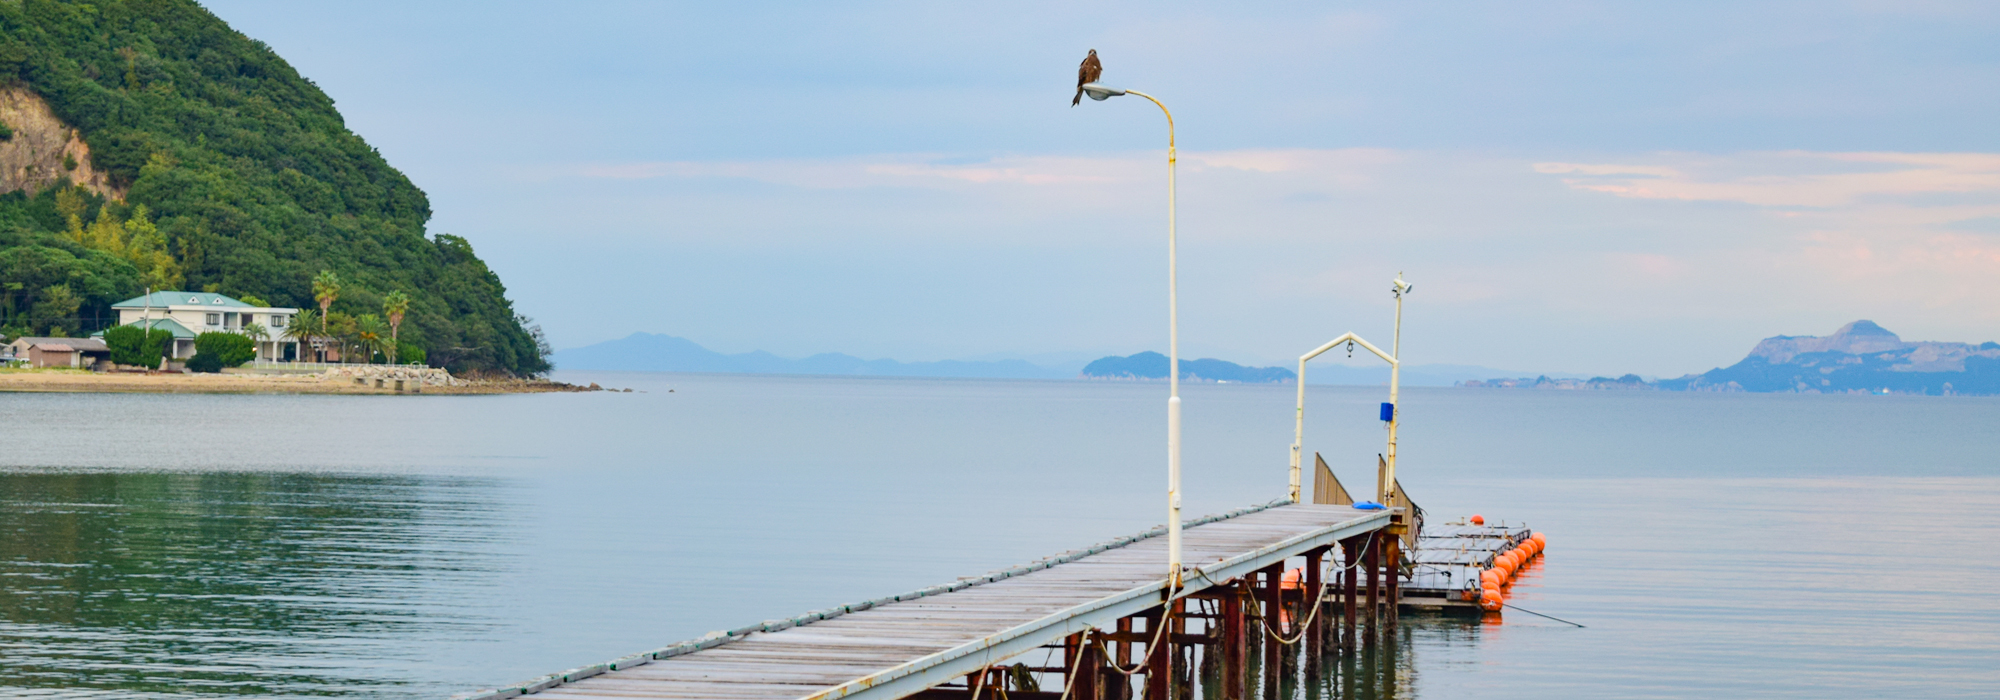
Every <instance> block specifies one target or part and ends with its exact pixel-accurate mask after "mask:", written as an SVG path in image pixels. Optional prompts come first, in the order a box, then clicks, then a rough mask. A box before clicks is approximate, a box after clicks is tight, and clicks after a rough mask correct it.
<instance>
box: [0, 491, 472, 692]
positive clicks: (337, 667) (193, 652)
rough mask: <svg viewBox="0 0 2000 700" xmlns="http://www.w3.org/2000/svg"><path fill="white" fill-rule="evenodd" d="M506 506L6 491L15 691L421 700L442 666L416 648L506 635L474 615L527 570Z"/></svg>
mask: <svg viewBox="0 0 2000 700" xmlns="http://www.w3.org/2000/svg"><path fill="white" fill-rule="evenodd" d="M502 493H504V490H503V489H499V488H497V485H496V483H495V482H493V481H491V480H481V479H465V478H433V477H398V476H327V475H312V474H269V473H226V472H224V473H199V474H172V473H165V474H163V473H136V474H135V473H117V474H114V473H0V533H4V536H0V591H4V592H5V595H0V649H4V653H0V659H4V660H0V666H4V669H5V675H6V676H7V679H6V681H5V684H6V685H8V686H10V687H13V688H15V689H17V690H26V689H43V690H44V691H48V690H54V689H62V690H63V691H64V694H65V695H85V694H93V693H94V692H102V693H109V694H116V695H119V696H125V697H132V696H142V697H143V696H152V697H166V696H172V697H189V696H219V695H287V696H297V695H373V694H384V695H397V696H401V695H404V694H405V693H407V690H408V687H409V685H410V684H411V682H412V680H413V679H410V678H408V677H407V676H406V675H405V674H407V673H410V672H411V671H413V670H415V669H420V668H421V667H422V664H421V663H417V662H418V661H419V660H420V657H421V656H422V655H423V653H424V650H423V649H422V648H420V647H417V646H414V645H412V644H410V643H408V642H407V641H401V638H412V639H414V638H422V637H429V638H432V639H435V638H436V637H437V636H438V633H439V632H443V633H444V634H445V635H447V636H457V635H475V634H480V633H482V632H483V631H485V630H487V629H489V628H491V627H492V622H491V621H490V620H487V619H482V618H479V617H474V616H470V615H469V614H468V613H467V612H466V610H467V606H463V605H457V604H456V603H458V602H460V601H463V600H466V599H468V598H471V597H476V596H478V595H480V591H481V590H482V588H484V587H485V586H488V585H490V584H488V583H487V581H489V580H490V579H491V576H492V574H494V573H495V572H497V571H499V570H501V569H502V568H503V567H504V566H505V565H506V563H507V561H508V558H509V557H508V555H506V554H504V553H502V552H501V551H500V550H499V549H497V548H495V547H494V546H493V542H494V541H495V539H496V535H498V534H502V533H503V532H504V531H505V530H506V528H507V525H506V522H505V521H504V520H503V519H501V518H500V517H498V514H499V513H501V512H502V511H503V510H504V506H505V505H507V504H506V503H503V502H502V501H501V499H500V495H501V494H502ZM418 631H421V632H422V634H413V633H415V632H418ZM29 692H33V691H29Z"/></svg>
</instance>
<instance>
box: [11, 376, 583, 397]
mask: <svg viewBox="0 0 2000 700" xmlns="http://www.w3.org/2000/svg"><path fill="white" fill-rule="evenodd" d="M460 381H461V382H463V385H462V386H426V387H424V388H423V390H422V391H404V392H398V391H396V390H395V389H393V388H381V389H378V388H375V387H374V386H372V385H361V384H354V383H352V382H347V381H341V380H337V379H321V378H319V377H318V376H316V375H272V374H181V373H159V374H140V373H136V372H133V373H124V372H119V373H99V372H90V371H70V370H10V371H0V393H42V394H48V393H55V394H349V395H357V396H398V395H401V396H431V395H450V396H465V395H484V394H540V393H549V392H577V391H607V390H606V389H602V388H599V387H597V385H595V384H592V385H589V386H577V385H575V384H569V383H565V382H558V381H553V380H547V379H474V380H460Z"/></svg>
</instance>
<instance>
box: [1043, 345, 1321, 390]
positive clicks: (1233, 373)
mask: <svg viewBox="0 0 2000 700" xmlns="http://www.w3.org/2000/svg"><path fill="white" fill-rule="evenodd" d="M1167 364H1168V363H1167V356H1166V355H1162V354H1160V353H1157V352H1152V351H1146V352H1142V353H1138V354H1136V355H1131V356H1127V357H1118V356H1115V355H1114V356H1111V357H1106V358H1102V359H1099V360H1097V361H1095V362H1092V363H1090V364H1088V365H1084V367H1083V373H1082V377H1083V378H1084V379H1124V380H1148V379H1158V380H1165V379H1166V378H1167ZM1298 377H1299V375H1298V374H1297V373H1294V372H1293V371H1291V370H1288V369H1285V368H1283V367H1245V366H1243V365H1239V364H1236V363H1234V362H1228V361H1225V360H1217V359H1213V358H1202V359H1199V360H1181V380H1182V381H1190V382H1233V383H1242V384H1274V383H1279V382H1290V381H1294V380H1297V379H1298Z"/></svg>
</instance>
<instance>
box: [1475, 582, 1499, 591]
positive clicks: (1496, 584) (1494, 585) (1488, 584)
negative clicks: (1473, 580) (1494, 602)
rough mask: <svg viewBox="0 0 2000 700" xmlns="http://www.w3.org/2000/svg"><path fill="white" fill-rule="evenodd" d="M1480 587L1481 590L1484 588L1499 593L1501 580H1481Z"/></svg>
mask: <svg viewBox="0 0 2000 700" xmlns="http://www.w3.org/2000/svg"><path fill="white" fill-rule="evenodd" d="M1479 589H1480V590H1483V591H1493V592H1495V593H1498V592H1500V582H1499V581H1481V582H1479Z"/></svg>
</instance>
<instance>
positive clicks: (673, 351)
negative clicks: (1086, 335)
mask: <svg viewBox="0 0 2000 700" xmlns="http://www.w3.org/2000/svg"><path fill="white" fill-rule="evenodd" d="M555 359H556V361H557V362H560V363H561V365H562V367H563V369H583V370H592V369H594V370H630V371H641V372H725V373H741V374H834V375H861V376H877V377H970V378H985V379H1064V378H1067V377H1068V375H1066V374H1064V373H1062V372H1059V371H1056V370H1050V369H1047V368H1044V367H1040V366H1037V365H1033V364H1029V363H1027V362H1025V361H1022V360H996V361H990V362H974V361H961V360H942V361H937V362H897V361H895V360H863V359H861V358H858V357H855V356H853V355H844V354H841V353H837V352H830V353H821V354H818V355H813V356H811V357H806V358H802V359H796V360H793V359H787V358H783V357H779V356H777V355H773V354H771V353H768V352H763V351H761V350H760V351H757V352H746V353H738V354H734V355H730V354H724V353H719V352H716V351H714V350H710V349H708V348H705V347H702V346H701V345H699V344H696V343H695V342H694V341H691V340H688V339H686V338H677V337H674V336H671V335H658V334H653V333H633V334H632V335H629V336H626V337H624V338H620V339H618V340H608V341H605V342H602V343H597V344H595V345H588V346H584V347H580V348H571V349H568V350H563V351H561V352H558V353H556V355H555Z"/></svg>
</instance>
